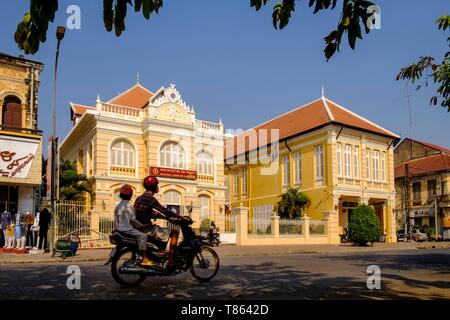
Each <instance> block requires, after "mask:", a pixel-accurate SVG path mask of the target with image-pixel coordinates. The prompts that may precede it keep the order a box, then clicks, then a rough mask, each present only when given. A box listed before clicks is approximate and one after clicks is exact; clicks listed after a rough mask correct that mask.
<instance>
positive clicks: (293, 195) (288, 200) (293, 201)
mask: <svg viewBox="0 0 450 320" xmlns="http://www.w3.org/2000/svg"><path fill="white" fill-rule="evenodd" d="M280 198H281V199H280V201H278V203H277V204H276V206H275V210H274V211H275V212H277V213H278V215H279V216H280V217H281V218H285V219H294V218H299V217H301V216H302V210H303V208H304V207H307V206H308V205H309V198H308V197H307V196H306V195H305V194H304V193H302V192H300V188H289V189H287V190H286V192H284V193H283V194H282V195H281V196H280Z"/></svg>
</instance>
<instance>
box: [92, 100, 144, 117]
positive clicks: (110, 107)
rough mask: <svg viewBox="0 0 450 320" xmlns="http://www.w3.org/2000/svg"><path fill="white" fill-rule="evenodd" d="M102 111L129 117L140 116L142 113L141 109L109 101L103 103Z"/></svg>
mask: <svg viewBox="0 0 450 320" xmlns="http://www.w3.org/2000/svg"><path fill="white" fill-rule="evenodd" d="M101 112H103V113H112V114H117V115H120V116H121V117H129V118H139V117H140V115H141V110H140V109H135V108H128V107H124V106H119V105H115V104H109V103H102V105H101Z"/></svg>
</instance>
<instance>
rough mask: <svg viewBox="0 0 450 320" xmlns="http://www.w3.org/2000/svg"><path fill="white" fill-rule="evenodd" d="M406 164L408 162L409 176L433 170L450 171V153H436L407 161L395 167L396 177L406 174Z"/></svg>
mask: <svg viewBox="0 0 450 320" xmlns="http://www.w3.org/2000/svg"><path fill="white" fill-rule="evenodd" d="M406 164H408V177H412V176H415V175H421V174H426V173H432V172H439V171H450V155H447V154H436V155H432V156H428V157H422V158H418V159H412V160H409V161H406V162H404V163H402V164H399V165H398V166H396V167H395V169H394V173H395V178H401V177H404V176H405V174H406Z"/></svg>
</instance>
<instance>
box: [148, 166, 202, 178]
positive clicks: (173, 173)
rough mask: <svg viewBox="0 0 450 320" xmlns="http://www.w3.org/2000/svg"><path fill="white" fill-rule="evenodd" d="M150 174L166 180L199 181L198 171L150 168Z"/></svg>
mask: <svg viewBox="0 0 450 320" xmlns="http://www.w3.org/2000/svg"><path fill="white" fill-rule="evenodd" d="M150 174H151V175H154V176H156V177H164V178H176V179H186V180H196V179H197V171H192V170H184V169H172V168H160V167H150Z"/></svg>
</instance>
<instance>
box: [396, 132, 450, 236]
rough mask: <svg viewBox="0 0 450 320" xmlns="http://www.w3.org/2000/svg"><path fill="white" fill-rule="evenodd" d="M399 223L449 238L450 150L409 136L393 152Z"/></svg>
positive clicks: (400, 226)
mask: <svg viewBox="0 0 450 320" xmlns="http://www.w3.org/2000/svg"><path fill="white" fill-rule="evenodd" d="M394 156H395V188H396V191H397V203H396V213H397V225H398V226H399V228H404V227H405V225H407V226H408V229H410V228H412V227H416V228H421V229H423V228H424V227H426V226H428V227H432V228H433V230H434V233H435V234H436V231H437V234H438V235H439V236H440V237H443V238H446V239H450V191H449V185H450V149H446V148H444V147H440V146H437V145H434V144H431V143H428V142H423V141H418V140H414V139H410V138H406V139H404V140H403V141H402V142H401V143H400V144H399V145H398V146H397V147H396V148H395V151H394Z"/></svg>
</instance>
